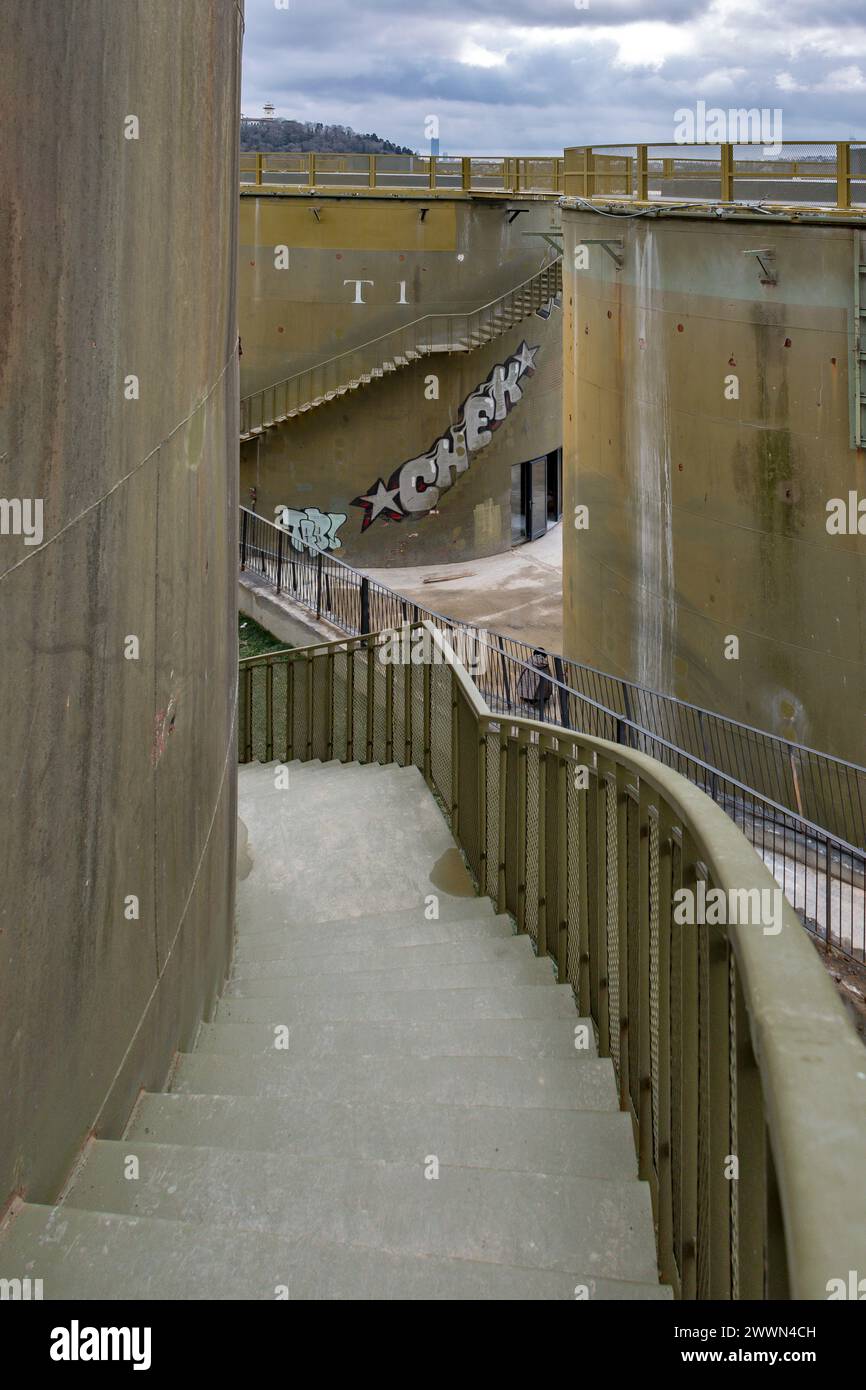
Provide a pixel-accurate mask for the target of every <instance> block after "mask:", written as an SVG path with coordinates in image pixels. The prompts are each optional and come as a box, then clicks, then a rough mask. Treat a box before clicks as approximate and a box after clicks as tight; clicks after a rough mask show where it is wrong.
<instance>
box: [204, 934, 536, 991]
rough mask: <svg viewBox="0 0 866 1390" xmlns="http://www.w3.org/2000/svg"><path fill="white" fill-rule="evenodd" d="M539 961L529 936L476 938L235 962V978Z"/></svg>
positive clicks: (285, 977) (292, 977) (287, 977)
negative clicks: (395, 947)
mask: <svg viewBox="0 0 866 1390" xmlns="http://www.w3.org/2000/svg"><path fill="white" fill-rule="evenodd" d="M536 959H537V957H536V955H535V952H534V951H533V949H532V943H531V941H530V940H529V937H528V936H508V937H492V938H491V937H477V938H476V939H474V940H473V939H471V938H470V939H469V940H464V941H444V942H438V943H435V944H425V945H421V946H404V947H403V948H402V949H401V950H400V951H399V952H396V951H394V950H392V949H391V948H390V947H388V946H387V945H386V946H379V947H378V948H373V949H368V950H366V951H340V950H335V951H334V952H333V953H331V954H328V955H312V956H309V955H307V956H295V957H292V958H286V957H283V958H282V959H277V960H265V961H262V960H236V961H235V962H234V965H233V967H232V971H231V976H230V978H231V979H232V980H234V981H241V980H267V979H272V980H296V979H306V978H307V976H309V975H313V976H315V977H317V978H322V977H323V976H329V977H334V976H337V975H356V974H370V973H371V972H376V973H378V972H380V971H387V970H401V971H402V970H414V969H421V970H426V969H428V968H429V967H433V966H440V965H443V966H456V967H461V966H463V965H480V964H481V963H483V962H486V961H490V962H493V963H496V964H499V963H500V962H503V961H516V962H518V963H520V964H524V965H528V964H529V963H530V962H533V961H535V960H536Z"/></svg>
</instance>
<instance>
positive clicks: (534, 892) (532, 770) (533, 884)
mask: <svg viewBox="0 0 866 1390" xmlns="http://www.w3.org/2000/svg"><path fill="white" fill-rule="evenodd" d="M523 753H524V765H525V769H526V794H525V795H526V799H525V807H526V844H527V846H530V845H537V844H538V831H539V822H538V795H539V792H538V779H539V749H538V744H537V743H526V744H524V745H523ZM524 882H525V884H526V892H525V897H524V923H523V925H524V930H526V931H527V932H529V935H530V936H531V938H532V940H533V941H534V942H535V944H536V945H537V944H538V898H539V891H540V888H539V865H538V857H537V855H535V854H530V853H528V852H527V854H526V856H525V865H524Z"/></svg>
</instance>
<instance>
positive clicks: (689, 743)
mask: <svg viewBox="0 0 866 1390" xmlns="http://www.w3.org/2000/svg"><path fill="white" fill-rule="evenodd" d="M298 547H299V548H298ZM240 563H241V569H242V570H244V569H246V570H252V571H253V572H255V573H258V574H260V575H262V576H263V577H264V578H265V579H266V580H268V582H269V583H271V584H272V585H273V586H274V588H275V589H276V591H277V593H278V594H279V593H282V594H285V595H286V596H287V597H288V598H290V599H292V600H293V601H294V602H296V603H299V604H300V605H301V606H302V607H304V608H306V609H307V610H308V611H310V612H312V613H315V614H316V616H317V617H318V618H321V619H325V620H327V621H328V622H330V623H332V624H333V625H334V626H335V627H337V628H338V629H339V630H340V631H341V632H345V633H348V634H352V635H356V634H363V633H368V632H375V631H379V630H382V629H386V628H387V629H390V630H392V631H394V630H398V629H400V628H401V627H402V626H403V625H405V624H406V623H413V622H417V621H418V620H419V619H421V618H425V619H427V620H429V621H430V622H431V623H433V624H434V625H435V626H436V627H437V628H438V630H439V631H440V632H442V633H445V634H447V635H449V637H450V638H451V640H452V641H457V640H459V642H460V650H461V655H462V656H463V657H464V660H465V663H466V664H468V666H469V668H470V670H471V671H472V674H473V679H474V680H475V683H476V685H477V688H478V689H479V691H480V692H481V694H482V695H483V696H484V698H485V699H486V700H487V701H488V703H489V705H490V707H491V709H493V710H494V711H495V712H507V713H513V714H517V715H523V716H528V715H533V716H536V717H539V718H541V719H542V720H544V721H546V722H549V723H551V724H553V725H558V726H560V727H564V728H567V729H576V730H581V731H585V732H587V733H592V734H595V735H598V736H599V737H602V738H607V739H611V740H613V741H615V742H617V743H619V744H622V745H625V746H628V747H631V748H634V749H635V750H638V751H641V752H644V753H647V754H649V755H650V756H651V757H653V758H656V759H658V760H659V761H661V762H663V763H665V764H666V765H667V766H668V767H671V768H673V769H674V770H675V771H677V772H679V773H681V774H682V775H683V776H685V777H687V778H688V779H689V780H690V781H692V782H694V783H695V784H696V785H697V786H699V787H701V788H702V789H703V790H704V791H706V792H707V794H708V795H709V796H711V797H712V799H713V800H714V801H716V802H717V804H718V805H720V806H721V807H722V808H723V809H724V810H725V811H726V812H727V814H728V815H729V816H730V817H731V818H732V819H733V820H734V821H735V822H736V823H737V825H738V826H739V827H740V828H741V829H742V830H743V832H744V834H745V835H746V836H747V837H748V838H749V840H750V841H751V842H752V844H753V845H754V847H755V849H756V851H757V852H758V854H759V855H760V856H761V857H762V858H763V860H764V862H765V863H766V865H767V867H768V868H769V869H770V871H771V872H772V874H773V875H774V877H775V878H776V880H777V882H778V883H779V885H780V886H781V887H782V889H783V891H784V892H785V894H786V896H787V897H788V900H789V901H790V903H791V905H792V906H793V907H794V908H795V910H796V911H797V913H798V914H799V916H800V919H801V921H802V922H803V924H804V925H805V926H806V927H807V928H808V929H809V931H810V932H811V933H812V934H813V935H814V936H816V937H817V938H819V939H820V940H821V941H822V942H823V943H824V945H825V946H827V947H833V948H834V949H836V950H838V951H840V952H841V953H842V954H843V955H846V956H848V957H849V958H851V959H852V960H857V961H866V849H864V846H866V769H864V768H862V767H858V766H857V765H856V764H854V763H848V762H845V761H844V760H842V759H838V758H832V757H830V756H828V755H827V754H824V753H820V752H817V751H816V750H814V749H811V748H806V747H804V746H802V745H800V744H795V743H789V742H787V741H786V740H784V739H781V738H777V737H775V736H774V735H772V734H768V733H765V732H763V731H761V730H759V729H755V728H752V727H750V726H749V725H746V724H740V723H738V722H737V721H736V720H732V719H728V718H726V717H724V716H723V715H720V714H716V713H713V712H712V711H709V710H703V709H700V708H698V707H697V706H695V705H691V704H689V703H688V702H686V701H682V700H677V699H675V698H674V697H673V696H670V695H663V694H661V693H659V692H658V691H654V690H648V689H646V688H645V687H643V686H640V685H636V684H634V683H633V682H630V681H626V680H622V679H621V678H619V677H617V676H611V675H607V674H605V673H604V672H602V671H597V670H595V669H594V668H593V667H590V666H584V665H582V664H581V663H579V662H575V661H570V660H568V659H567V658H565V657H562V656H559V655H555V654H545V656H544V665H543V667H542V670H541V671H539V670H538V668H537V667H535V666H534V665H533V649H532V647H531V646H529V645H528V644H527V643H525V642H521V641H519V640H517V639H515V638H513V637H507V636H505V635H504V634H501V633H495V632H490V631H487V630H480V629H477V628H474V627H472V625H471V624H467V623H460V622H456V621H454V620H452V619H450V618H447V617H444V616H443V615H441V614H439V613H435V612H433V611H432V610H430V609H427V608H424V607H422V606H421V605H419V604H417V603H414V602H413V601H412V600H410V599H407V598H405V597H404V596H402V595H400V594H397V593H395V592H394V591H393V590H392V589H389V588H387V587H386V586H385V585H382V584H379V583H377V582H375V581H373V580H371V579H369V578H368V577H367V576H365V575H363V574H361V573H359V572H358V571H357V570H354V569H352V568H351V566H349V565H347V564H345V563H344V562H343V561H341V560H339V559H337V557H336V556H335V555H333V554H326V553H323V552H322V551H318V550H316V549H315V548H314V546H313V545H312V543H311V542H309V541H307V540H305V539H304V538H302V537H301V538H299V537H297V536H296V537H294V538H292V537H291V536H290V535H289V534H288V533H287V532H286V531H284V530H283V528H282V527H279V526H276V525H274V524H273V523H272V522H270V521H269V520H268V519H267V518H266V517H262V516H258V515H256V514H255V513H254V512H251V511H249V510H248V509H247V508H242V509H241V528H240Z"/></svg>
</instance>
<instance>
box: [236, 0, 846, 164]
mask: <svg viewBox="0 0 866 1390" xmlns="http://www.w3.org/2000/svg"><path fill="white" fill-rule="evenodd" d="M286 3H288V8H282V6H283V5H284V4H286ZM578 6H580V8H578ZM699 100H702V101H704V102H706V103H707V105H708V106H717V107H722V108H724V109H728V108H731V107H768V108H771V109H775V108H781V110H782V113H783V122H784V125H783V134H784V138H785V139H789V140H790V139H798V138H799V139H805V138H808V137H810V136H811V137H812V138H813V139H814V138H821V137H824V136H826V137H829V138H830V139H832V138H837V139H842V138H850V137H851V136H861V137H862V136H864V135H866V0H432V2H431V3H428V4H422V3H418V0H360V3H359V2H358V0H246V37H245V41H244V93H243V105H242V109H243V111H244V114H245V115H260V114H261V110H262V106H263V104H264V103H265V102H266V101H271V102H273V103H274V106H275V107H276V110H277V114H278V115H283V116H291V117H293V118H295V119H297V120H315V121H324V122H326V123H328V122H338V123H340V124H342V125H349V126H352V127H353V128H354V129H356V130H359V131H375V132H376V133H377V134H378V135H381V136H384V137H386V138H387V139H391V140H395V141H398V142H399V143H400V144H405V145H409V146H410V147H411V148H413V149H419V150H421V149H426V148H428V145H427V143H426V141H425V138H424V121H425V118H426V117H427V116H428V115H436V116H438V118H439V125H440V148H441V150H442V152H443V153H446V152H450V153H454V154H460V153H463V154H483V153H490V154H497V153H498V154H505V153H515V154H519V153H533V152H548V153H554V152H556V151H560V150H562V148H563V146H564V145H572V144H584V143H588V142H591V141H596V142H601V141H607V142H608V143H610V142H616V141H630V140H631V141H633V140H643V141H653V140H655V141H665V140H670V139H671V138H672V136H673V126H674V112H675V111H676V110H677V109H678V108H691V107H694V105H695V103H696V102H697V101H699Z"/></svg>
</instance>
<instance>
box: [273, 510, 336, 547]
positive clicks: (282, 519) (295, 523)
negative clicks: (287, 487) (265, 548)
mask: <svg viewBox="0 0 866 1390" xmlns="http://www.w3.org/2000/svg"><path fill="white" fill-rule="evenodd" d="M274 520H275V522H276V525H277V526H279V527H280V529H281V530H283V531H285V532H286V533H287V534H288V537H289V540H290V541H291V543H292V545H293V546H294V548H295V550H339V549H340V547H341V546H342V544H343V542H342V541H341V540H340V538H339V536H338V535H337V532H338V531H339V529H340V527H341V526H342V524H343V522H344V521H345V520H346V513H345V512H320V511H319V508H318V507H305V508H304V510H303V511H302V512H300V511H298V510H297V509H296V508H295V507H277V509H276V516H275V518H274Z"/></svg>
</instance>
